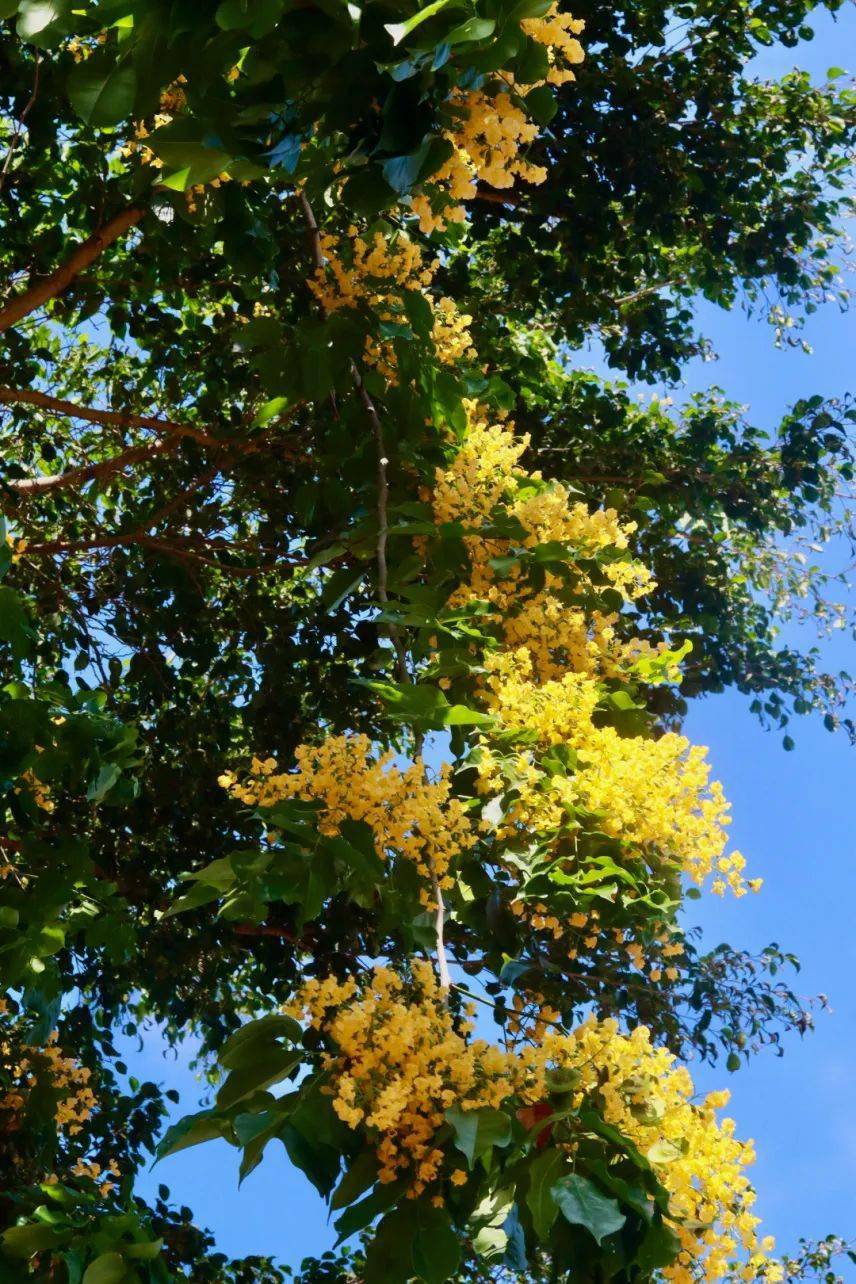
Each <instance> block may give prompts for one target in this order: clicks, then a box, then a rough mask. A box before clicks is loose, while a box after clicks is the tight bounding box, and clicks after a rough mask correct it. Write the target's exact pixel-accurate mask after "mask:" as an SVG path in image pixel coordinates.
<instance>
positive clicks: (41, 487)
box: [4, 440, 177, 496]
mask: <svg viewBox="0 0 856 1284" xmlns="http://www.w3.org/2000/svg"><path fill="white" fill-rule="evenodd" d="M176 444H177V442H176V441H175V440H173V441H153V442H151V444H150V445H148V446H132V447H130V449H128V450H123V451H121V452H120V453H119V454H118V455H113V457H112V458H111V459H103V460H101V461H100V462H99V463H92V464H81V466H80V467H79V468H69V469H68V470H67V471H66V472H64V473H54V474H53V475H52V476H46V477H23V478H15V479H12V480H7V481H6V482H5V483H4V484H5V485H6V486H8V488H9V489H10V490H13V491H15V492H16V493H17V494H19V495H25V496H27V495H41V494H44V492H45V491H51V490H65V489H69V488H73V487H75V486H84V485H85V484H86V482H88V481H94V480H95V478H96V477H102V478H103V477H110V476H112V475H113V474H114V473H120V472H122V471H123V469H125V468H127V467H128V466H129V465H130V464H136V463H139V462H140V460H143V459H152V458H154V457H155V456H156V455H162V454H164V453H165V452H166V451H169V450H174V449H175V447H176Z"/></svg>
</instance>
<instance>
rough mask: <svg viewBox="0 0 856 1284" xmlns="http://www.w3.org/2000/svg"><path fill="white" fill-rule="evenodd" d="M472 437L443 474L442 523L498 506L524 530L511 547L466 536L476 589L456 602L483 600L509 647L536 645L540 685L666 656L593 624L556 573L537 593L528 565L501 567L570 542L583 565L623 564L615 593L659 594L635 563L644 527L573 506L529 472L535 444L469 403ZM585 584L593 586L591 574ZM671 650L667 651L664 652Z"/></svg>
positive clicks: (438, 506)
mask: <svg viewBox="0 0 856 1284" xmlns="http://www.w3.org/2000/svg"><path fill="white" fill-rule="evenodd" d="M467 414H468V428H467V434H466V437H465V439H464V441H463V443H462V445H461V447H460V449H459V450H458V451H457V453H456V454H455V457H454V458H453V459H452V461H451V463H450V464H449V466H448V468H445V469H438V470H437V474H436V478H435V485H434V490H433V492H432V494H431V503H432V508H433V512H434V518H435V520H436V521H437V522H438V523H442V522H461V523H463V525H464V526H465V527H466V528H467V529H471V528H473V527H475V528H478V526H479V525H481V524H483V523H485V522H487V521H488V520H489V519H490V518H491V516H492V515H493V514H494V512H495V510H496V509H497V508H502V510H503V512H504V513H505V514H507V515H508V516H509V517H510V518H512V519H513V520H515V521H516V522H518V523H519V524H520V527H522V534H521V537H520V538H519V539H518V540H516V541H512V540H509V539H498V538H495V537H491V538H485V537H483V536H481V535H479V534H478V533H477V530H476V532H474V533H472V534H468V535H467V536H465V544H466V546H467V552H468V554H469V557H470V565H471V573H470V577H469V580H468V581H467V583H465V584H462V585H461V587H460V588H459V589H458V590H457V591H456V592H455V593H454V594H453V596H452V597H451V598H450V602H449V605H450V606H452V607H454V606H461V605H463V604H465V603H467V602H469V601H472V600H474V599H479V600H481V601H486V602H489V603H490V604H491V606H492V607H493V608H494V612H495V615H496V618H497V620H498V621H499V623H500V627H501V629H502V635H503V641H504V642H505V643H506V645H507V646H510V647H515V648H516V647H520V646H525V647H527V648H528V649H529V650H530V652H531V654H532V658H533V662H534V664H535V667H536V671H537V674H538V677H539V678H541V679H549V678H558V677H561V676H562V675H563V674H564V673H565V672H566V671H567V669H568V668H572V669H575V670H578V671H581V672H589V671H599V672H601V673H603V674H604V675H607V676H612V675H613V674H615V673H617V672H619V671H621V670H622V669H625V668H629V667H632V666H633V665H634V664H635V663H636V662H637V661H638V659H639V658H640V657H641V656H651V655H655V654H657V651H658V649H657V648H652V647H651V646H650V645H649V644H647V643H645V642H643V641H641V640H637V641H635V642H633V643H629V644H628V643H625V642H622V641H621V640H619V639H618V637H617V634H616V629H615V623H616V620H617V616H615V615H614V614H604V613H602V612H593V613H591V615H590V616H588V617H587V616H586V615H584V614H583V612H582V611H581V610H580V609H579V608H575V607H573V606H569V605H568V604H567V603H566V602H565V601H564V600H563V598H562V596H561V591H562V588H563V583H564V582H563V580H562V579H560V577H559V576H558V575H557V574H555V573H554V572H552V571H547V572H546V574H545V576H544V579H543V584H542V585H539V587H537V588H536V587H535V586H534V585H533V584H532V583H531V582H530V580H529V577H528V575H527V572H526V569H525V567H524V565H523V564H522V562H516V563H514V564H512V565H511V566H510V567H508V568H507V569H505V570H502V571H498V570H496V569H495V566H494V565H493V564H492V563H493V562H494V559H496V558H499V557H503V556H505V555H506V554H508V553H509V551H510V550H511V548H512V547H513V546H514V545H516V546H518V547H521V548H524V549H534V548H536V547H537V546H538V545H543V544H551V543H557V544H565V545H568V546H570V547H571V548H573V549H574V551H575V553H576V555H577V556H578V557H580V558H593V557H596V556H597V555H598V554H599V553H603V552H604V550H609V551H610V553H614V554H615V555H616V556H615V557H614V558H613V559H612V560H610V561H608V562H607V563H606V564H605V566H604V573H605V575H606V578H607V580H608V582H609V585H610V587H611V588H613V589H615V590H617V591H618V592H619V593H620V594H621V595H622V597H624V598H625V600H627V601H632V600H635V599H636V598H638V597H640V596H642V594H644V593H646V592H648V591H649V590H650V589H651V588H652V587H653V585H652V581H651V577H650V575H649V574H648V572H647V571H646V569H645V568H644V567H643V566H642V565H641V563H639V562H638V561H635V560H633V559H632V558H630V556H629V553H628V549H629V541H630V537H631V536H632V534H633V532H634V530H635V525H634V524H633V523H632V522H621V521H620V519H619V517H618V514H617V513H616V512H615V511H614V510H612V509H596V510H595V511H591V510H590V509H589V508H588V506H587V505H586V504H582V503H575V502H573V501H572V500H571V498H570V495H569V493H568V490H567V488H566V487H565V486H563V485H562V484H561V483H560V482H553V483H550V484H545V483H544V482H543V481H542V479H541V475H540V474H539V473H525V472H524V471H523V470H522V469H521V468H520V467H519V461H520V458H521V456H522V455H523V453H524V451H525V450H526V448H527V446H528V444H529V442H528V438H527V437H525V436H523V437H515V434H514V428H513V425H511V424H508V423H491V422H490V421H489V420H488V418H487V417H486V415H485V412H484V410H483V408H482V407H481V406H479V405H478V404H477V403H476V402H468V403H467ZM577 579H578V584H579V585H584V584H586V583H587V578H586V576H585V574H584V573H583V572H582V571H579V572H578V576H577ZM659 649H660V650H663V649H664V648H659Z"/></svg>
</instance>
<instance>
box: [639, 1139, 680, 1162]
mask: <svg viewBox="0 0 856 1284" xmlns="http://www.w3.org/2000/svg"><path fill="white" fill-rule="evenodd" d="M645 1155H646V1158H648V1159H650V1161H651V1163H652V1164H673V1163H674V1162H675V1160H676V1159H680V1157H681V1149H680V1146H676V1145H675V1143H674V1142H673V1141H669V1140H668V1139H667V1138H666V1137H661V1138H660V1140H659V1141H655V1142H654V1144H653V1145H652V1146H649V1147H648V1149H647V1150H646V1151H645Z"/></svg>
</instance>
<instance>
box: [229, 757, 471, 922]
mask: <svg viewBox="0 0 856 1284" xmlns="http://www.w3.org/2000/svg"><path fill="white" fill-rule="evenodd" d="M394 757H395V755H394V754H393V753H391V752H390V753H384V754H381V755H379V756H378V755H376V754H375V752H374V751H373V749H372V744H371V741H370V740H369V739H368V737H367V736H363V735H354V736H328V737H327V739H326V740H322V741H321V743H320V744H318V745H301V746H300V747H299V748H298V749H297V750H296V751H295V764H296V770H295V771H288V772H282V771H279V770H278V769H277V763H276V760H275V759H273V758H268V759H266V760H265V761H260V760H259V759H258V758H256V759H253V763H252V766H251V770H250V772H249V774H248V775H247V776H245V777H243V778H241V779H240V780H238V779H236V778H235V776H234V775H232V774H231V773H224V775H222V776H221V777H220V783H221V784H222V785H223V786H224V787H225V788H227V789H228V790H229V791H230V793H232V794H233V796H234V797H236V798H238V799H239V800H240V801H241V802H243V803H245V804H247V806H250V807H262V808H267V807H273V806H275V805H276V803H278V802H281V801H282V800H283V799H286V798H299V799H302V800H303V801H304V802H318V803H321V804H322V807H321V811H320V813H319V817H318V824H319V828H320V830H321V832H322V833H323V834H336V833H338V832H339V829H340V826H341V824H342V822H343V821H344V820H355V821H364V822H365V823H366V824H367V825H368V826H369V828H370V829H371V831H372V833H373V835H374V844H375V850H376V851H377V854H378V856H380V857H381V859H383V860H386V859H388V858H395V857H403V858H404V859H405V860H410V861H412V862H413V863H414V865H415V866H416V870H417V872H418V873H419V875H420V877H421V878H422V879H423V880H424V881H425V882H426V883H428V884H431V883H433V880H434V879H436V880H437V883H438V885H439V887H440V889H441V890H443V889H446V888H448V887H450V886H451V879H450V878H449V875H448V870H449V866H450V864H451V862H452V861H453V860H454V858H455V857H456V856H458V855H459V854H460V853H461V852H462V851H465V850H467V849H468V848H469V847H471V846H472V845H473V844H474V843H475V841H476V835H475V832H474V831H473V829H472V827H471V825H470V823H469V821H468V819H467V816H466V813H465V811H464V808H463V806H462V805H461V803H460V802H459V801H458V799H456V798H454V797H452V792H451V781H450V770H451V769H450V768H449V767H448V766H444V767H443V768H442V769H441V770H440V772H439V773H437V774H436V775H435V776H434V778H433V779H432V778H430V777H429V775H428V773H427V771H426V768H425V764H424V763H423V762H421V761H419V762H415V763H412V764H410V765H409V766H407V767H405V768H403V769H402V768H401V767H399V766H398V765H397V764H396V763H395V761H394ZM423 902H424V903H425V904H426V905H428V904H431V903H432V897H431V894H430V892H429V891H428V889H427V888H425V889H423Z"/></svg>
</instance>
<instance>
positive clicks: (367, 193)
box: [342, 165, 397, 218]
mask: <svg viewBox="0 0 856 1284" xmlns="http://www.w3.org/2000/svg"><path fill="white" fill-rule="evenodd" d="M396 199H397V197H396V193H395V189H394V188H392V187H390V185H389V183H388V182H387V181H386V179H385V178H384V176H383V174H382V173H381V171H380V170H379V169H378V168H377V167H376V166H374V165H366V166H365V167H364V168H363V169H358V170H357V172H356V173H355V174H352V175H351V177H350V178H349V179H348V181H347V183H346V184H345V186H344V187H343V188H342V201H343V203H344V204H345V206H346V207H347V208H348V209H350V210H353V211H354V213H355V214H361V215H363V217H364V218H374V217H375V216H376V215H377V214H379V213H380V212H381V210H386V209H389V207H390V205H394V204H395V203H396Z"/></svg>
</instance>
